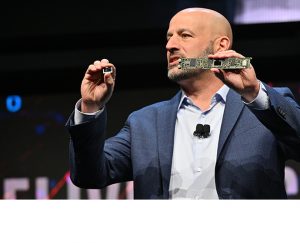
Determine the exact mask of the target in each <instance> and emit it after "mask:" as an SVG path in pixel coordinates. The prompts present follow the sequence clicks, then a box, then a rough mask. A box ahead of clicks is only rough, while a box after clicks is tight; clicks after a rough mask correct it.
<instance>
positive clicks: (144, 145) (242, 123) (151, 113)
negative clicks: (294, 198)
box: [66, 84, 300, 199]
mask: <svg viewBox="0 0 300 243" xmlns="http://www.w3.org/2000/svg"><path fill="white" fill-rule="evenodd" d="M265 87H266V89H267V93H268V95H269V98H270V104H271V108H270V109H269V110H264V111H261V110H254V109H251V108H249V107H248V106H246V105H245V104H244V103H243V102H242V101H241V97H240V96H239V95H238V94H237V93H235V92H234V91H233V90H230V91H229V92H228V95H227V99H226V106H225V110H224V115H223V121H222V126H221V133H220V138H219V144H218V153H217V163H216V167H215V180H216V188H217V192H218V196H219V198H221V199H230V198H232V199H233V198H236V199H259V198H261V199H266V198H277V199H280V198H286V197H287V195H286V191H285V185H284V167H285V161H286V160H288V159H294V160H296V161H300V152H299V150H300V139H299V138H300V107H299V105H298V104H297V103H296V102H295V100H294V97H293V95H292V93H291V91H290V90H289V89H288V88H271V87H269V86H267V85H266V84H265ZM180 97H181V92H178V94H177V95H176V96H174V97H173V98H172V99H171V100H168V101H163V102H160V103H156V104H153V105H150V106H147V107H145V108H142V109H140V110H138V111H135V112H133V113H132V114H130V116H129V117H128V119H127V121H126V123H125V125H124V127H123V128H122V129H121V130H120V132H119V133H118V134H117V135H116V136H114V137H111V138H109V139H107V140H105V128H106V111H104V112H103V113H102V114H101V115H100V116H99V117H98V118H97V119H94V120H92V121H89V122H86V123H83V124H80V125H74V121H73V119H74V115H73V114H72V115H71V116H70V118H69V120H68V122H67V124H66V126H67V128H68V130H69V133H70V135H71V142H70V171H71V180H72V182H73V183H74V184H75V185H77V186H79V187H81V188H103V187H105V186H107V185H110V184H113V183H118V182H124V181H129V180H133V181H134V198H135V199H168V198H169V190H168V189H169V183H170V174H171V163H172V154H173V144H174V130H175V122H176V115H177V108H178V105H179V102H180Z"/></svg>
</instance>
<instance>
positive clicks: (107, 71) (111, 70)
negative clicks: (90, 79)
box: [103, 67, 113, 74]
mask: <svg viewBox="0 0 300 243" xmlns="http://www.w3.org/2000/svg"><path fill="white" fill-rule="evenodd" d="M112 72H113V69H112V67H105V68H103V73H104V74H105V73H112Z"/></svg>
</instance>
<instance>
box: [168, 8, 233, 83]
mask: <svg viewBox="0 0 300 243" xmlns="http://www.w3.org/2000/svg"><path fill="white" fill-rule="evenodd" d="M231 46H232V30H231V26H230V23H229V22H228V20H227V19H226V18H225V17H224V16H223V15H221V14H220V13H218V12H216V11H214V10H210V9H204V8H188V9H184V10H182V11H180V12H178V13H177V14H176V15H175V16H174V17H173V18H172V19H171V21H170V24H169V29H168V32H167V45H166V49H167V59H168V77H169V78H170V79H171V80H173V81H176V82H178V81H181V80H185V79H189V78H192V77H197V76H198V75H199V74H201V72H203V70H197V69H195V70H185V71H183V70H180V69H178V67H177V66H178V64H179V63H178V59H179V58H181V57H189V58H192V57H205V56H207V55H208V54H213V53H216V52H219V51H223V50H228V49H230V48H231Z"/></svg>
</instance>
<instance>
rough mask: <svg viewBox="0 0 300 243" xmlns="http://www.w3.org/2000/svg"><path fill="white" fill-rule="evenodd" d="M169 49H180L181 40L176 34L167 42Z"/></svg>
mask: <svg viewBox="0 0 300 243" xmlns="http://www.w3.org/2000/svg"><path fill="white" fill-rule="evenodd" d="M166 49H167V51H170V52H172V50H178V49H179V42H178V39H177V38H176V37H175V36H172V37H170V38H169V40H168V42H167V44H166Z"/></svg>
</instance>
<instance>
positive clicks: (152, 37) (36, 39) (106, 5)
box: [0, 0, 300, 199]
mask: <svg viewBox="0 0 300 243" xmlns="http://www.w3.org/2000/svg"><path fill="white" fill-rule="evenodd" d="M253 2H260V3H264V5H262V6H256V5H251V6H248V5H245V4H244V3H243V1H241V0H240V1H238V0H235V1H230V0H228V1H221V0H210V1H200V0H199V1H179V0H178V1H139V2H132V3H129V2H128V1H117V0H111V1H88V2H84V3H80V4H79V3H73V2H59V3H57V4H56V3H55V2H51V3H50V2H45V3H42V2H36V3H33V2H31V3H26V2H21V3H18V4H12V3H7V4H8V6H7V7H6V8H2V9H1V14H0V21H1V23H2V24H1V32H0V38H1V45H0V53H1V55H0V74H1V75H0V82H1V89H0V131H1V138H0V139H1V140H0V146H1V152H0V197H1V198H4V199H14V198H17V199H47V198H49V199H80V198H81V199H100V198H101V199H105V198H109V199H117V198H120V199H126V198H132V197H133V194H132V193H133V192H132V188H133V184H132V183H131V182H128V183H124V184H116V185H112V186H110V187H108V188H107V189H104V190H83V189H79V188H77V187H75V186H74V185H72V183H71V182H70V181H69V174H68V141H69V135H68V133H67V130H66V128H65V127H64V124H65V123H66V121H67V119H68V117H69V115H70V114H71V112H72V110H73V108H74V105H75V103H76V101H77V100H78V99H79V98H80V83H81V79H82V77H83V74H84V72H85V70H86V68H87V66H88V65H89V64H90V63H92V62H93V61H94V60H96V59H101V58H104V57H105V58H108V59H109V60H110V61H111V62H112V63H114V64H115V65H116V67H117V83H116V89H115V93H114V95H113V97H112V99H111V100H110V102H109V103H108V116H109V117H108V119H109V124H108V133H107V135H108V136H111V135H114V134H115V133H116V132H117V131H118V130H119V129H120V128H121V127H122V125H123V123H124V122H125V120H126V118H127V116H128V115H129V113H130V112H132V111H134V110H135V109H138V108H140V107H142V106H144V105H148V104H151V103H153V102H157V101H160V100H164V99H169V98H170V97H172V96H173V95H174V94H175V93H176V92H177V86H176V85H175V84H173V83H171V82H170V81H168V79H167V77H166V65H167V64H166V57H165V44H166V37H165V35H166V30H167V27H168V21H169V19H170V18H171V16H173V15H174V14H175V13H176V12H177V11H178V10H180V9H183V8H185V7H193V6H200V7H209V8H212V9H215V10H218V11H220V12H221V13H223V14H224V15H225V16H227V17H228V19H229V20H230V21H231V23H232V25H233V31H234V39H235V40H234V49H235V50H237V51H238V52H240V53H242V54H243V55H245V56H251V57H253V61H252V63H253V65H254V67H255V69H256V72H257V76H258V78H259V79H261V80H262V81H264V82H266V83H268V84H270V85H273V86H288V87H290V88H291V89H292V90H293V91H294V94H295V96H296V98H297V100H298V101H300V95H299V94H300V83H299V75H298V69H299V54H300V48H299V43H300V22H299V20H300V18H299V19H297V16H296V17H295V16H294V12H295V11H296V10H297V11H299V12H300V6H299V5H297V6H294V5H292V2H295V1H279V0H276V1H266V0H264V1H253ZM267 2H273V5H268V4H267ZM283 3H284V4H283ZM9 5H10V6H9ZM246 7H249V8H252V9H251V10H253V12H255V11H254V10H257V11H256V12H258V13H261V12H260V11H269V12H276V13H279V11H277V10H284V11H282V12H280V14H287V16H293V18H282V16H281V15H280V16H279V15H278V16H271V15H270V16H271V17H272V18H271V17H270V18H269V19H265V20H261V19H260V20H257V21H253V20H252V21H249V23H247V21H248V20H249V16H248V15H246V13H247V12H246V11H244V10H245V8H246ZM298 7H299V8H298ZM287 9H291V10H293V11H294V12H293V15H292V14H291V13H289V12H287V11H286V10H287ZM297 11H296V12H297ZM242 13H245V16H246V17H247V18H246V17H245V18H241V16H242ZM237 14H239V17H240V18H239V21H241V19H243V21H244V22H243V23H241V22H239V23H238V22H237V21H236V18H235V17H236V16H237ZM266 16H269V15H266ZM254 17H255V16H254ZM254 17H253V18H254ZM276 19H277V21H276ZM250 22H251V23H250ZM299 176H300V166H299V164H298V163H297V162H296V161H288V162H287V167H286V187H287V191H288V195H289V198H300V192H299Z"/></svg>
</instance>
